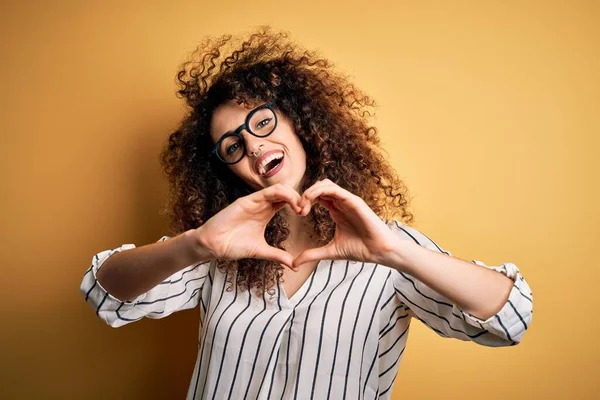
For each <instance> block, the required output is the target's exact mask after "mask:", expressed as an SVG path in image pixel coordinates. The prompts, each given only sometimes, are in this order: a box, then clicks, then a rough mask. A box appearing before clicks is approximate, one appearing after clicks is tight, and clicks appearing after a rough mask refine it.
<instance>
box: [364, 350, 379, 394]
mask: <svg viewBox="0 0 600 400" xmlns="http://www.w3.org/2000/svg"><path fill="white" fill-rule="evenodd" d="M379 343H380V342H379V341H377V350H376V351H375V354H374V355H373V360H371V366H370V367H369V372H367V377H366V378H365V386H364V387H363V397H364V396H365V391H366V390H367V384H368V383H369V378H370V377H371V371H373V367H374V366H375V360H377V358H378V357H377V356H378V355H379ZM375 398H377V397H375Z"/></svg>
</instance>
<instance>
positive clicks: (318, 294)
mask: <svg viewBox="0 0 600 400" xmlns="http://www.w3.org/2000/svg"><path fill="white" fill-rule="evenodd" d="M331 264H333V260H332V261H331ZM331 264H330V266H329V273H328V274H327V281H326V282H325V285H324V286H323V289H321V291H320V292H319V293H317V294H316V295H315V296H314V297H313V299H312V301H311V302H310V304H309V305H308V309H307V310H306V318H305V319H304V329H303V331H302V346H301V347H300V357H299V361H298V372H297V373H296V388H295V391H294V399H296V398H297V397H298V387H299V386H300V373H301V371H302V355H303V354H304V342H305V339H306V326H307V325H308V318H309V315H310V308H311V307H312V305H313V303H314V302H315V301H316V300H317V298H318V297H319V296H320V295H321V293H323V292H324V291H325V289H327V286H328V285H329V281H330V279H331V271H332V269H333V268H332V267H331ZM315 275H316V271H315ZM273 369H274V368H273ZM272 387H273V382H272V381H271V388H272ZM269 391H270V390H269ZM313 394H314V392H313ZM311 397H312V395H311Z"/></svg>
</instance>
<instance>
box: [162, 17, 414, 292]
mask: <svg viewBox="0 0 600 400" xmlns="http://www.w3.org/2000/svg"><path fill="white" fill-rule="evenodd" d="M217 65H218V69H217ZM177 83H178V86H179V88H178V90H177V97H178V98H183V99H185V102H186V106H187V109H188V113H187V115H186V116H185V117H184V118H183V119H182V121H181V123H180V124H179V126H178V128H177V129H176V130H175V131H174V132H173V133H171V135H170V136H169V138H168V142H167V143H165V145H164V147H163V149H162V151H161V154H160V161H161V164H162V167H163V170H164V173H165V174H166V175H167V177H168V180H169V197H168V200H167V203H166V204H165V206H164V208H163V209H162V210H161V215H166V216H167V217H168V219H169V223H170V230H171V234H173V235H177V234H180V233H182V232H185V231H187V230H189V229H195V228H198V227H199V226H201V225H202V224H204V223H205V222H206V221H207V220H208V219H210V218H211V217H212V216H214V215H215V214H217V213H218V212H219V211H221V210H222V209H224V208H225V207H227V206H228V205H230V204H231V203H232V202H234V201H235V200H236V199H238V198H239V197H241V196H245V195H248V194H251V193H252V192H253V190H252V189H251V188H250V187H249V186H248V185H247V184H246V183H245V182H243V181H242V180H241V179H240V178H239V177H238V176H236V175H235V174H234V173H232V172H231V171H230V170H229V169H228V168H227V167H226V166H225V164H223V163H221V162H219V161H218V160H215V159H214V158H213V157H209V153H210V151H211V150H212V147H213V143H212V141H211V136H210V123H211V116H212V113H213V111H214V110H215V109H216V108H217V107H218V106H219V105H220V104H221V103H223V102H224V101H227V100H235V101H237V102H238V104H245V105H247V104H249V105H252V104H256V103H259V102H261V101H266V100H271V101H272V102H273V104H274V105H275V107H276V108H277V109H278V110H279V111H280V112H282V113H283V114H284V115H285V116H287V117H288V118H289V119H290V121H291V122H292V124H293V127H294V130H295V133H296V134H297V135H298V137H299V139H300V141H301V143H302V146H303V147H304V150H305V151H306V156H307V157H306V159H307V161H306V163H307V164H306V172H305V176H304V179H303V186H302V187H301V190H302V191H301V192H300V193H302V192H303V191H304V190H306V189H307V188H309V187H310V186H312V185H313V184H314V183H315V182H317V181H318V180H322V179H325V178H328V179H330V180H331V181H333V182H334V183H336V184H337V185H339V186H340V187H342V188H344V189H346V190H348V191H349V192H351V193H354V194H355V195H357V196H359V197H360V198H362V199H363V200H364V201H365V203H366V204H367V205H368V206H369V207H370V208H371V209H372V210H373V212H375V213H376V214H377V215H378V216H379V217H380V218H382V219H384V220H385V219H397V220H401V221H403V222H404V223H406V224H409V223H411V222H413V215H412V213H410V212H409V211H408V210H407V208H408V204H409V202H408V196H407V193H408V189H407V188H406V186H405V185H404V183H403V182H402V180H401V179H399V178H398V177H397V175H396V173H395V171H394V169H393V168H392V167H391V165H389V164H388V162H387V161H386V160H385V158H384V157H383V156H382V154H381V152H380V150H381V149H380V148H379V146H378V145H379V142H380V139H379V137H378V134H377V132H378V131H377V129H376V128H375V127H374V126H371V125H369V123H368V119H369V117H371V116H373V115H374V111H373V109H374V107H376V104H375V102H374V101H373V100H372V99H371V98H369V97H368V96H367V95H366V94H364V93H363V92H362V91H361V90H359V89H357V88H356V87H355V86H354V85H353V84H352V83H349V81H348V78H347V77H346V76H344V75H342V74H340V73H339V72H336V71H335V70H334V68H333V63H332V62H330V61H329V60H327V59H325V58H322V57H319V55H318V53H317V52H316V51H309V50H305V49H303V47H302V46H301V45H299V44H298V43H295V42H294V41H292V40H291V39H290V38H289V33H287V32H275V33H274V32H273V31H272V28H271V27H270V26H260V27H259V28H258V29H257V30H256V31H254V32H253V33H252V34H250V35H249V36H243V35H242V36H241V37H232V35H223V36H220V37H218V38H212V37H207V38H205V39H204V40H203V42H202V43H201V44H200V45H199V46H198V47H197V48H196V49H195V50H194V51H193V52H192V53H191V55H190V57H189V58H188V59H187V61H185V62H183V63H182V64H181V66H180V67H179V71H178V73H177ZM306 218H309V219H310V220H309V221H308V222H309V223H310V224H312V227H313V229H314V232H315V233H316V235H317V237H316V241H317V242H318V243H319V245H320V246H322V245H326V244H327V243H329V242H330V241H331V240H332V239H333V236H334V233H335V223H334V221H333V220H332V218H331V216H330V215H329V212H328V210H327V209H326V208H325V207H323V206H321V205H320V204H319V203H316V204H315V206H314V207H313V208H312V210H311V213H309V215H308V216H307V217H306ZM288 228H289V225H288V223H287V221H286V219H285V217H284V215H283V212H282V211H281V210H280V211H278V212H277V213H276V214H275V216H274V217H273V218H272V219H271V221H269V223H268V224H267V227H266V230H265V240H266V242H267V243H268V244H269V245H271V246H273V247H276V248H279V249H284V250H285V248H284V246H283V245H282V243H283V242H284V241H285V240H286V239H287V237H288V235H289V233H290V232H289V229H288ZM217 266H218V268H219V269H220V270H221V271H222V272H224V273H225V274H226V277H227V278H226V279H227V282H228V283H229V286H228V288H227V290H228V291H230V290H232V287H231V280H232V278H233V277H234V276H236V271H237V277H236V285H238V287H239V288H240V289H242V290H246V289H251V288H252V287H256V288H257V290H258V293H262V292H263V291H264V290H268V293H269V294H271V295H273V294H274V293H275V290H274V288H273V287H274V285H275V283H276V281H277V280H279V281H280V282H283V279H282V272H283V268H284V267H283V266H281V265H280V264H279V263H277V262H274V261H270V260H259V259H252V258H245V259H238V260H221V259H219V260H217Z"/></svg>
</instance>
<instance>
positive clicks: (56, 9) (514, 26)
mask: <svg viewBox="0 0 600 400" xmlns="http://www.w3.org/2000/svg"><path fill="white" fill-rule="evenodd" d="M11 3H12V4H11ZM51 3H54V4H51ZM122 3H127V4H126V5H124V4H122ZM292 3H293V4H292ZM0 7H1V8H0V41H1V49H0V50H1V51H0V54H1V57H2V62H1V63H0V76H1V99H2V103H1V104H2V106H1V107H0V117H1V118H0V122H1V128H2V133H1V135H0V152H1V153H0V156H1V157H0V163H1V164H0V167H1V168H0V171H1V174H2V175H1V197H0V198H1V202H2V204H1V205H2V207H1V220H2V230H1V235H2V236H1V238H0V239H1V241H0V243H1V245H2V249H1V257H2V258H1V266H2V270H1V271H2V275H1V276H2V277H1V279H0V282H1V290H0V296H1V299H2V303H3V307H2V314H3V315H2V327H1V329H0V332H1V333H0V335H1V337H0V343H1V346H2V348H1V351H0V354H1V355H2V356H1V357H2V367H1V373H0V377H1V378H0V379H1V380H2V381H1V382H0V398H3V399H12V398H15V399H17V398H21V399H30V398H35V397H36V396H37V398H65V399H66V398H89V399H96V398H97V399H100V398H102V399H107V398H111V399H116V398H124V399H125V398H127V399H142V398H143V399H147V398H184V396H185V393H186V390H187V386H188V383H189V380H190V377H191V374H192V369H193V363H194V360H195V357H196V351H197V348H196V336H197V329H198V313H197V309H196V310H193V311H184V312H181V313H176V314H174V315H172V316H170V317H169V318H166V319H163V320H156V321H155V320H143V321H140V322H138V323H135V324H131V325H129V326H127V327H124V328H119V329H116V330H115V329H112V328H109V327H108V326H106V325H104V324H103V322H102V321H101V320H100V319H98V318H97V317H96V316H95V314H94V312H93V310H92V309H91V308H90V307H89V306H88V305H86V304H85V302H84V300H83V298H82V297H81V295H80V293H79V283H80V281H81V278H82V276H83V273H84V272H85V270H86V269H87V268H88V266H89V264H90V262H91V257H92V256H93V254H95V253H97V252H99V251H101V250H105V249H109V248H113V247H117V246H119V245H121V244H123V243H134V244H136V245H144V244H148V243H150V242H153V241H155V240H158V238H160V237H161V236H162V235H163V234H165V233H166V227H167V223H166V221H165V220H164V219H163V218H162V217H161V216H159V214H158V210H159V208H160V206H161V205H162V203H163V201H164V200H165V196H166V192H167V186H166V181H165V179H164V178H163V177H162V175H161V171H160V166H159V162H158V153H159V151H160V148H161V145H162V143H163V141H164V140H165V138H166V137H167V135H168V134H169V133H170V131H171V130H172V129H173V128H174V127H175V126H176V124H177V123H178V121H179V119H180V118H181V116H182V115H183V113H184V111H183V106H182V103H181V101H180V100H179V99H177V98H176V97H175V95H174V92H175V83H174V76H175V72H176V68H177V66H178V64H179V63H180V62H181V61H183V60H184V58H185V57H186V55H187V54H188V52H189V51H190V50H192V49H193V48H194V47H195V45H196V44H197V43H198V42H199V41H200V40H201V39H202V38H203V37H204V36H205V35H207V34H209V35H217V34H223V33H238V32H241V31H246V30H248V29H251V28H252V27H254V26H257V25H260V24H272V25H273V26H274V27H275V28H276V29H283V30H287V31H289V32H290V33H291V34H292V37H293V38H294V39H297V40H298V41H300V42H301V43H303V44H304V45H306V46H307V47H309V48H316V49H319V50H321V51H322V53H323V55H324V56H326V57H328V58H329V59H331V60H333V61H334V62H335V63H336V64H337V65H338V67H339V68H340V69H342V70H343V71H345V72H346V73H348V74H351V75H352V77H353V79H354V82H355V83H357V84H358V85H359V86H360V87H361V88H363V89H364V90H365V91H366V92H367V93H369V94H370V95H371V96H372V97H373V98H374V99H375V100H376V101H377V102H378V104H379V106H380V107H379V109H378V112H377V126H378V128H379V129H380V134H381V136H382V140H383V145H384V147H385V149H386V150H387V151H388V153H389V154H390V158H391V161H392V163H393V165H394V167H395V168H396V169H397V170H398V171H399V173H400V175H401V176H402V177H404V179H405V180H406V183H407V184H408V186H409V188H410V190H411V193H412V194H413V195H414V200H413V208H412V210H413V212H414V213H415V215H416V218H417V223H416V225H415V226H416V227H417V228H418V229H420V230H422V231H423V232H424V233H426V234H427V235H428V236H430V237H431V238H432V239H434V240H436V241H437V242H439V244H440V245H441V246H442V247H445V248H447V249H448V250H450V251H451V252H452V253H453V254H454V255H455V256H457V257H460V258H464V259H479V260H483V261H484V262H486V263H487V264H494V265H497V264H499V263H502V262H514V263H515V264H517V265H518V266H519V267H520V268H521V271H522V273H523V274H524V276H525V277H526V279H527V280H528V282H529V283H530V285H531V287H532V288H533V292H534V297H535V301H534V308H535V315H534V318H533V324H532V326H531V329H530V331H529V332H528V333H527V334H526V335H525V337H524V339H523V342H522V343H521V344H519V345H518V346H515V347H509V348H486V347H482V346H479V345H476V344H473V343H469V342H461V341H459V340H450V339H443V338H441V337H439V336H437V335H436V334H435V333H434V332H432V331H430V330H428V329H427V328H426V327H424V326H423V325H422V324H421V323H419V321H417V320H415V321H413V329H412V330H411V335H410V339H409V346H408V349H407V351H406V352H405V356H404V360H403V363H402V365H401V367H400V372H399V376H398V378H397V380H396V384H395V387H394V398H395V399H442V398H444V399H460V398H464V399H477V398H482V397H485V398H487V399H503V400H504V399H506V398H514V399H562V398H570V399H588V398H592V397H593V393H596V394H597V393H598V389H599V388H600V384H599V381H598V376H597V375H596V374H597V372H595V371H597V366H596V364H597V361H598V358H599V356H600V353H599V351H598V350H599V349H598V341H597V339H596V335H597V332H598V330H599V328H600V325H599V323H598V317H597V314H596V309H597V307H596V302H597V301H598V292H599V291H600V290H599V289H598V284H599V281H598V277H599V274H598V270H599V269H600V267H599V264H598V256H597V252H596V251H595V250H596V249H597V247H598V245H597V240H598V238H599V236H600V232H599V230H600V216H599V212H598V204H599V203H600V202H599V200H600V199H599V197H600V196H599V190H598V184H599V183H600V180H599V179H598V171H600V162H599V160H598V156H597V153H598V151H599V150H600V146H599V139H598V138H599V134H600V129H599V128H600V123H599V106H600V79H599V77H600V74H599V72H598V71H600V29H599V26H600V25H599V23H600V18H599V17H600V5H599V2H594V1H586V2H584V1H580V2H575V1H566V0H565V1H562V2H549V1H539V2H529V1H519V2H516V1H514V2H505V1H499V2H485V5H484V4H483V2H457V1H452V2H450V1H448V2H446V1H441V2H437V3H433V2H415V1H410V2H409V1H401V2H400V1H389V2H378V1H352V2H349V1H343V2H342V1H339V2H326V1H323V0H319V1H301V2H300V1H298V2H280V1H272V0H263V1H259V2H250V1H244V2H239V1H226V2H216V1H211V2H199V1H194V2H188V3H184V2H173V1H166V0H165V1H135V2H133V1H132V2H121V1H93V2H92V1H72V2H67V1H56V2H50V1H40V2H25V1H16V0H15V1H12V2H3V4H2V5H1V6H0Z"/></svg>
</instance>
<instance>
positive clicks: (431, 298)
mask: <svg viewBox="0 0 600 400" xmlns="http://www.w3.org/2000/svg"><path fill="white" fill-rule="evenodd" d="M398 272H399V273H400V275H401V276H402V277H403V278H404V279H406V280H407V281H409V282H410V283H412V285H413V287H414V288H415V290H416V291H417V293H419V294H420V295H421V296H423V297H425V298H427V299H429V300H432V301H434V302H436V303H437V304H441V305H444V306H448V307H450V308H453V305H452V304H450V303H446V302H444V301H439V300H436V299H434V298H433V297H429V296H427V295H426V294H425V293H423V292H421V291H420V290H419V288H417V285H416V284H415V282H414V281H413V280H412V279H410V278H409V277H408V276H406V275H405V274H404V273H403V272H400V271H398Z"/></svg>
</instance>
